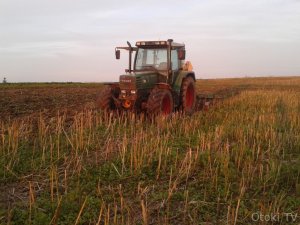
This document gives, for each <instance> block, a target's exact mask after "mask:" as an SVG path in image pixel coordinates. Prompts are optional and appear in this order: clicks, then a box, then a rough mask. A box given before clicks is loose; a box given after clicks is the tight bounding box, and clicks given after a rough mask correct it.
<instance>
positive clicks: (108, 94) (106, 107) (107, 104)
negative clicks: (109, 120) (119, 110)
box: [96, 85, 120, 111]
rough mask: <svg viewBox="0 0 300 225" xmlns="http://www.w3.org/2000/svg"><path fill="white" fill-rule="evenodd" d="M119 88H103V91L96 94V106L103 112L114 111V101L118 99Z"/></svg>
mask: <svg viewBox="0 0 300 225" xmlns="http://www.w3.org/2000/svg"><path fill="white" fill-rule="evenodd" d="M119 94H120V88H119V87H118V86H112V85H110V86H105V87H104V89H103V90H102V91H101V92H100V93H99V94H98V96H97V99H96V106H97V108H98V109H101V110H103V111H112V110H115V109H116V105H115V103H114V99H113V97H115V98H118V97H119Z"/></svg>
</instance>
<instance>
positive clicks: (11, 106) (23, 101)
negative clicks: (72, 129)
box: [0, 84, 103, 121]
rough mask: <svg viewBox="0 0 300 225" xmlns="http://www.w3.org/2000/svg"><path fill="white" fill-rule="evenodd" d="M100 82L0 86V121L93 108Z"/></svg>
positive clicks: (50, 115)
mask: <svg viewBox="0 0 300 225" xmlns="http://www.w3.org/2000/svg"><path fill="white" fill-rule="evenodd" d="M102 87H103V85H102V84H76V85H75V84H59V85H58V84H46V85H45V84H28V85H19V84H17V85H15V84H12V85H5V86H2V85H0V121H1V120H9V119H15V118H24V117H36V116H39V115H40V113H42V114H43V115H44V116H49V117H52V116H56V115H57V114H58V113H67V114H68V115H70V116H72V115H74V114H75V113H76V112H78V111H82V110H84V109H94V108H95V100H96V96H97V94H98V93H99V91H100V90H101V89H102Z"/></svg>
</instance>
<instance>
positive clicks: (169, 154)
mask: <svg viewBox="0 0 300 225" xmlns="http://www.w3.org/2000/svg"><path fill="white" fill-rule="evenodd" d="M102 87H103V86H102V85H101V84H76V83H70V84H6V85H1V86H0V97H1V98H0V224H299V223H300V208H299V206H300V180H299V175H300V155H299V153H300V77H286V78H242V79H216V80H198V81H197V90H198V93H199V94H202V95H205V96H214V97H216V98H218V99H219V100H218V101H217V102H216V104H214V105H212V106H211V107H210V108H209V109H208V110H199V111H196V112H195V113H194V114H193V115H191V116H185V115H180V114H178V113H175V114H174V115H172V116H171V117H170V118H162V117H159V118H157V119H156V121H155V122H153V121H149V120H147V119H143V118H138V117H136V116H133V115H123V116H119V117H118V116H116V115H113V114H104V113H102V112H98V111H97V110H95V105H94V101H95V98H96V95H97V93H98V91H99V90H100V89H101V88H102ZM272 215H273V218H272V219H273V221H270V220H271V218H270V217H271V216H272ZM274 215H275V216H274ZM297 216H298V217H297ZM274 220H275V221H274Z"/></svg>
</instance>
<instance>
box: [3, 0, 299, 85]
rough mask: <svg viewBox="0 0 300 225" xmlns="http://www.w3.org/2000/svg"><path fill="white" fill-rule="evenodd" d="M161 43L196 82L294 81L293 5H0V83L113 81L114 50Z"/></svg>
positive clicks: (196, 0)
mask: <svg viewBox="0 0 300 225" xmlns="http://www.w3.org/2000/svg"><path fill="white" fill-rule="evenodd" d="M169 38H172V39H174V41H176V42H180V43H185V44H186V50H187V55H186V58H187V60H190V61H191V62H192V64H193V67H194V70H195V73H196V76H197V78H219V77H244V76H279V75H286V76H287V75H300V0H247V1H246V0H184V1H183V0H181V1H177V0H172V1H171V0H165V1H161V0H160V1H158V0H130V1H129V0H109V1H103V0H0V81H1V80H2V78H3V77H4V76H5V77H7V80H8V81H11V82H40V81H57V82H60V81H74V82H75V81H80V82H101V81H117V80H118V77H119V75H120V74H122V73H124V69H126V68H127V62H128V56H127V54H126V52H122V53H121V60H119V61H118V60H116V59H115V56H114V48H115V46H123V45H124V46H125V45H126V41H130V42H131V43H132V44H134V43H135V42H136V41H139V40H166V39H169Z"/></svg>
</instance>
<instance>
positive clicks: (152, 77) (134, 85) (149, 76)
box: [120, 71, 164, 90]
mask: <svg viewBox="0 0 300 225" xmlns="http://www.w3.org/2000/svg"><path fill="white" fill-rule="evenodd" d="M163 78H164V76H162V75H160V74H158V73H156V72H152V71H151V72H142V73H133V74H130V75H121V76H120V89H121V90H122V89H125V90H128V89H131V90H132V89H135V90H140V89H148V88H153V86H154V85H155V84H156V83H158V82H160V80H161V79H163Z"/></svg>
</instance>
